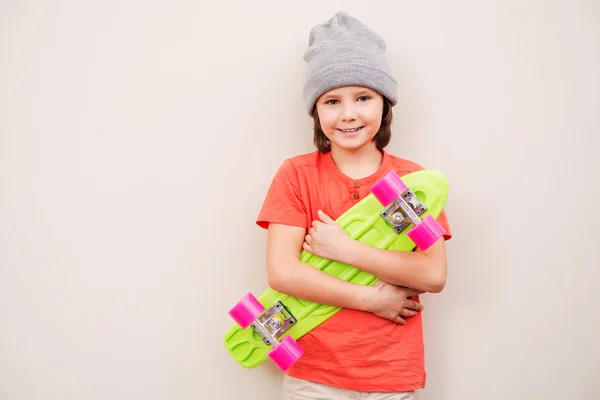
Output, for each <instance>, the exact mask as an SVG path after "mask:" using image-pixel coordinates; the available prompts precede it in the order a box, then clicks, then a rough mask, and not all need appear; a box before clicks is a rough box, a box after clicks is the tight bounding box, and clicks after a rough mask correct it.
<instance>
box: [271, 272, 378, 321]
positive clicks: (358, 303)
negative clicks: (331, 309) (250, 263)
mask: <svg viewBox="0 0 600 400" xmlns="http://www.w3.org/2000/svg"><path fill="white" fill-rule="evenodd" d="M291 263H292V264H293V265H288V266H287V268H285V269H284V270H283V271H281V269H279V271H278V272H277V273H275V272H273V273H271V274H269V276H268V279H269V286H270V287H271V288H273V289H275V290H277V291H279V292H282V293H285V294H288V295H290V296H293V297H296V298H299V299H303V300H308V301H312V302H315V303H319V304H327V305H331V306H337V307H344V308H352V309H355V310H362V311H369V301H368V297H369V293H370V291H371V290H372V288H370V287H368V286H361V285H357V284H354V283H350V282H346V281H343V280H341V279H338V278H335V277H333V276H331V275H328V274H326V273H325V272H323V271H321V270H319V269H317V268H315V267H313V266H310V265H308V264H305V263H303V262H301V261H300V260H295V261H292V262H291ZM272 271H273V270H272Z"/></svg>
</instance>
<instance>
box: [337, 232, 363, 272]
mask: <svg viewBox="0 0 600 400" xmlns="http://www.w3.org/2000/svg"><path fill="white" fill-rule="evenodd" d="M358 251H360V242H359V241H356V240H354V239H352V238H350V237H349V238H348V242H347V245H346V247H345V249H344V251H342V254H341V255H340V259H339V260H338V261H341V262H343V263H344V264H348V265H352V266H354V264H355V260H356V254H357V253H358Z"/></svg>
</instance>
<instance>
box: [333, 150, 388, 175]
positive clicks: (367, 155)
mask: <svg viewBox="0 0 600 400" xmlns="http://www.w3.org/2000/svg"><path fill="white" fill-rule="evenodd" d="M331 158H332V159H333V162H334V163H335V165H336V166H337V167H338V169H339V170H340V171H341V172H342V173H343V174H344V175H346V176H349V177H350V178H352V179H362V178H365V177H367V176H370V175H373V174H374V173H375V172H377V170H378V169H379V167H380V166H381V162H382V161H383V153H382V152H380V151H379V150H377V147H376V146H375V144H374V143H373V144H372V146H363V147H361V148H359V149H356V150H346V149H341V148H339V147H332V148H331Z"/></svg>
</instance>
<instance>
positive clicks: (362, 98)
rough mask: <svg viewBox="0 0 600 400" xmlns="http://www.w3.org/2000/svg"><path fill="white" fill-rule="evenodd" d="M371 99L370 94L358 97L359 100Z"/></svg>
mask: <svg viewBox="0 0 600 400" xmlns="http://www.w3.org/2000/svg"><path fill="white" fill-rule="evenodd" d="M369 99H371V98H370V97H369V96H360V97H359V98H358V101H367V100H369Z"/></svg>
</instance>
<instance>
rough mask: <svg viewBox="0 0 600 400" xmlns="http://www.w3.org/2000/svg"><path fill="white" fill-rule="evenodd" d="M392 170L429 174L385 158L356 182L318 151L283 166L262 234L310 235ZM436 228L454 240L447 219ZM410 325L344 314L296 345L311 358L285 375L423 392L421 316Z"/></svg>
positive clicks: (267, 206)
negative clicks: (288, 229) (298, 231)
mask: <svg viewBox="0 0 600 400" xmlns="http://www.w3.org/2000/svg"><path fill="white" fill-rule="evenodd" d="M391 169H394V170H395V171H396V172H397V173H398V175H400V176H403V175H406V174H408V173H410V172H414V171H418V170H422V169H423V168H422V167H421V166H420V165H418V164H416V163H414V162H412V161H408V160H405V159H402V158H399V157H395V156H392V155H390V154H388V153H387V152H385V151H384V152H383V161H382V164H381V166H380V168H379V170H378V171H377V172H376V173H375V174H373V175H371V176H369V177H366V178H363V179H351V178H350V177H348V176H346V175H344V174H343V173H342V172H341V171H340V170H339V169H338V168H337V166H336V165H335V163H334V162H333V159H332V158H331V153H326V154H321V153H320V152H318V151H315V152H313V153H309V154H304V155H300V156H297V157H294V158H291V159H288V160H285V161H284V163H283V164H282V165H281V167H280V169H279V171H278V172H277V174H276V175H275V177H274V179H273V182H272V183H271V187H270V188H269V190H268V192H267V195H266V198H265V201H264V204H263V206H262V209H261V211H260V213H259V216H258V219H257V221H256V222H257V224H258V225H259V226H260V227H262V228H267V227H268V226H269V223H270V222H273V223H278V224H285V225H292V226H300V227H304V228H307V227H310V226H311V223H312V221H313V220H315V219H318V216H317V210H319V209H321V210H323V211H324V212H325V213H327V214H328V215H329V216H330V217H332V218H333V219H337V218H338V217H339V216H340V215H341V214H343V213H344V212H345V211H347V210H348V209H349V208H350V207H352V206H353V205H354V204H356V203H358V202H359V201H360V200H361V199H363V198H364V197H365V196H367V195H368V194H369V193H370V188H371V186H372V185H373V184H374V183H375V182H377V181H378V180H379V179H381V178H382V177H383V176H384V175H385V174H386V173H387V172H388V171H390V170H391ZM438 221H439V222H440V223H441V224H442V226H443V227H444V229H445V230H446V234H445V235H444V237H445V239H446V240H448V239H449V238H450V237H451V235H452V234H451V231H450V227H449V226H448V222H447V219H446V214H445V212H443V213H442V214H441V215H440V217H439V218H438ZM417 301H418V297H417ZM406 322H407V323H406V324H405V325H398V324H396V323H394V322H391V321H389V320H387V319H384V318H380V317H378V316H376V315H375V314H372V313H369V312H363V311H358V310H353V309H347V308H343V309H342V310H340V311H339V312H338V313H336V314H335V315H334V316H333V317H331V318H330V319H329V320H327V321H325V322H324V323H322V324H321V325H319V326H318V327H317V328H315V329H313V330H312V331H311V332H309V333H307V334H306V335H305V336H303V337H302V338H300V339H299V340H298V343H299V344H300V345H301V346H302V347H303V348H304V350H305V353H304V355H303V356H302V357H300V359H299V360H298V361H297V362H296V363H295V364H294V365H293V366H292V367H291V368H290V369H289V370H288V371H287V374H289V375H290V376H293V377H296V378H299V379H305V380H308V381H313V382H320V383H324V384H327V385H330V386H336V387H340V388H344V389H350V390H356V391H361V392H404V391H410V390H415V389H421V388H423V387H424V386H425V366H424V348H423V331H422V320H421V313H419V314H417V315H416V316H414V317H410V318H407V319H406Z"/></svg>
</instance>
